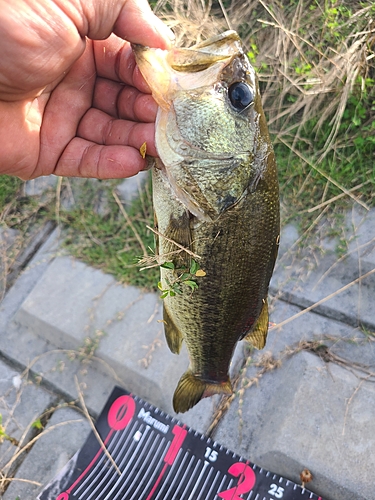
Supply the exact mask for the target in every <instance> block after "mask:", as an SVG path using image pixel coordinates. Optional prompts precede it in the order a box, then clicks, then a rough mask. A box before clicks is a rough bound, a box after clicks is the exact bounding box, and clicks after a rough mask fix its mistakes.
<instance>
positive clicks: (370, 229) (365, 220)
mask: <svg viewBox="0 0 375 500" xmlns="http://www.w3.org/2000/svg"><path fill="white" fill-rule="evenodd" d="M346 226H347V228H348V233H349V234H351V235H352V236H351V237H350V238H348V251H349V252H350V253H351V255H352V257H353V258H354V259H356V260H357V261H358V262H365V263H366V264H370V265H373V266H375V209H374V208H373V209H371V210H370V211H367V210H364V209H360V208H358V207H356V206H354V207H353V209H352V210H351V211H350V212H348V213H347V215H346Z"/></svg>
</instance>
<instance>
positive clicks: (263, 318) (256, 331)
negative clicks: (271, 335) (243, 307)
mask: <svg viewBox="0 0 375 500" xmlns="http://www.w3.org/2000/svg"><path fill="white" fill-rule="evenodd" d="M268 320H269V316H268V301H267V299H266V300H265V302H264V304H263V307H262V311H261V313H260V316H259V318H258V321H257V322H256V325H255V327H254V328H253V329H252V330H251V331H250V333H248V334H247V335H246V337H245V338H244V340H246V341H247V342H250V344H252V345H253V346H254V347H255V348H256V349H263V347H264V346H265V345H266V339H267V333H268Z"/></svg>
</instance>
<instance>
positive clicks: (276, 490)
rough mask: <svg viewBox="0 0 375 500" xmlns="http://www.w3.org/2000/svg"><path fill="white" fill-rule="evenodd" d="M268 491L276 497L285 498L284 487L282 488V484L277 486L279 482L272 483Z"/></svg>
mask: <svg viewBox="0 0 375 500" xmlns="http://www.w3.org/2000/svg"><path fill="white" fill-rule="evenodd" d="M268 493H269V494H270V495H272V496H274V497H275V498H283V496H284V488H282V487H281V486H277V484H271V488H270V489H269V491H268Z"/></svg>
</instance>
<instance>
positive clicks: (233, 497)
mask: <svg viewBox="0 0 375 500" xmlns="http://www.w3.org/2000/svg"><path fill="white" fill-rule="evenodd" d="M228 472H229V474H232V476H234V477H239V480H238V484H237V486H235V487H234V488H231V489H230V490H226V491H222V492H221V493H218V496H219V497H220V498H224V500H242V498H241V497H240V496H239V495H241V494H242V493H249V491H250V490H252V489H253V488H254V485H255V481H256V476H255V472H254V471H253V469H252V468H251V467H249V466H248V465H247V464H244V463H243V462H237V463H235V464H233V465H231V466H230V467H229V469H228Z"/></svg>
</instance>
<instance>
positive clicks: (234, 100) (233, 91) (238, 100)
mask: <svg viewBox="0 0 375 500" xmlns="http://www.w3.org/2000/svg"><path fill="white" fill-rule="evenodd" d="M228 96H229V100H230V102H231V104H232V106H233V107H234V108H235V109H236V110H237V111H242V110H244V109H246V108H247V107H248V106H250V104H252V102H253V101H254V96H253V93H252V91H251V89H250V87H249V85H247V84H246V83H245V82H236V83H232V85H231V86H230V87H229V89H228Z"/></svg>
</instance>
